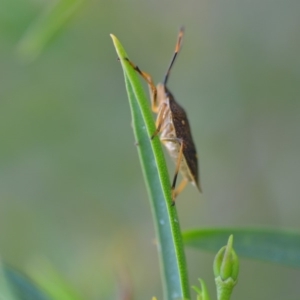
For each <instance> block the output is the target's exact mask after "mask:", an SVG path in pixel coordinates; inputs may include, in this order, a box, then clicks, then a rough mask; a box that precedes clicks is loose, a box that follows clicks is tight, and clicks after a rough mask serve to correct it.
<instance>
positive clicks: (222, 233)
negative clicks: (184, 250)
mask: <svg viewBox="0 0 300 300" xmlns="http://www.w3.org/2000/svg"><path fill="white" fill-rule="evenodd" d="M230 234H233V236H234V249H235V250H236V253H237V255H238V256H239V257H240V258H241V257H246V258H254V259H258V260H263V261H268V262H273V263H278V264H283V265H288V266H291V267H297V268H300V233H299V232H294V231H291V230H271V229H263V228H261V229H259V228H244V229H234V228H233V229H230V228H227V229H223V228H220V229H218V228H215V229H203V230H202V229H200V230H191V231H187V232H185V233H183V239H184V243H185V245H187V246H191V247H194V248H198V249H199V250H200V249H201V250H207V251H211V252H216V251H218V249H219V248H220V247H222V246H223V245H224V244H226V241H227V239H228V236H229V235H230Z"/></svg>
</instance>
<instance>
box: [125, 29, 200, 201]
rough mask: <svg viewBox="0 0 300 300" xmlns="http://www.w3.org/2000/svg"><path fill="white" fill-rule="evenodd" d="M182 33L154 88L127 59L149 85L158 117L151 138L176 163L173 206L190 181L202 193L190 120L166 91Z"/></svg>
mask: <svg viewBox="0 0 300 300" xmlns="http://www.w3.org/2000/svg"><path fill="white" fill-rule="evenodd" d="M183 33H184V30H183V28H181V29H180V31H179V34H178V39H177V43H176V47H175V52H174V55H173V58H172V60H171V63H170V66H169V68H168V70H167V72H166V75H165V78H164V81H163V83H159V84H158V85H157V86H155V85H154V83H153V80H152V78H151V76H150V75H149V74H147V73H146V72H143V71H141V70H140V69H139V67H138V66H136V65H135V64H133V63H132V62H131V61H130V60H129V59H126V60H127V61H128V62H129V63H130V64H131V66H132V67H133V68H134V69H135V70H136V71H137V72H138V73H139V74H140V75H141V76H142V77H143V78H144V79H145V80H146V81H147V83H148V85H149V89H150V97H151V108H152V111H153V112H154V113H156V114H157V117H156V130H155V132H154V133H153V135H152V136H151V139H153V138H154V137H155V136H156V135H158V134H160V140H161V142H162V143H163V144H164V145H165V147H166V148H167V150H168V152H169V153H170V155H171V157H172V158H173V160H174V161H175V164H176V169H175V174H174V178H173V182H172V186H171V189H172V201H173V205H174V204H175V198H176V196H177V195H178V194H180V193H181V192H182V190H183V189H184V188H185V186H186V184H187V183H188V182H191V183H192V184H193V185H194V186H195V187H196V188H197V189H198V190H199V191H200V192H201V185H200V180H199V173H198V157H197V152H196V147H195V144H194V141H193V138H192V134H191V129H190V125H189V121H188V118H187V115H186V112H185V110H184V109H183V108H182V107H181V106H180V105H179V104H178V103H177V102H176V101H175V99H174V97H173V95H172V93H171V92H170V91H169V89H168V88H167V81H168V78H169V74H170V70H171V68H172V66H173V63H174V61H175V59H176V57H177V54H178V52H179V50H180V47H181V42H182V37H183ZM179 171H180V173H181V174H182V176H183V180H182V182H181V183H180V184H179V186H178V187H177V188H176V189H175V186H176V181H177V176H178V172H179Z"/></svg>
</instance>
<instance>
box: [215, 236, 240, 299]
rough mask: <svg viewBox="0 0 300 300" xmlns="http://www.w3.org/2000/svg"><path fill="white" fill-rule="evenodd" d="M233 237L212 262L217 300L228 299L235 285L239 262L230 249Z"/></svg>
mask: <svg viewBox="0 0 300 300" xmlns="http://www.w3.org/2000/svg"><path fill="white" fill-rule="evenodd" d="M232 243H233V236H232V235H231V236H230V237H229V239H228V243H227V246H224V247H222V248H221V249H220V250H219V252H218V253H217V255H216V257H215V260H214V274H215V281H216V285H217V293H218V299H224V300H225V299H230V295H231V293H232V290H233V287H234V286H235V285H236V283H237V277H238V273H239V260H238V257H237V255H236V253H235V251H234V250H233V248H232Z"/></svg>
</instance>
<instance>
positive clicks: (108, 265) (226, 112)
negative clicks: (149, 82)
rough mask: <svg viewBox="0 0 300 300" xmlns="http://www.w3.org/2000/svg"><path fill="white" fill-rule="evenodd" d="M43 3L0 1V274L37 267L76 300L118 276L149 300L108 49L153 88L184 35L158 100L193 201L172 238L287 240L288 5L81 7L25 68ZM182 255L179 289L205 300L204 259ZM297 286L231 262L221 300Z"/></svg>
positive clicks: (295, 275)
mask: <svg viewBox="0 0 300 300" xmlns="http://www.w3.org/2000/svg"><path fill="white" fill-rule="evenodd" d="M50 2H51V1H50V0H49V1H45V0H27V1H24V0H13V1H12V0H0V6H1V9H0V107H1V108H0V128H1V129H0V141H1V143H0V164H1V165H0V253H1V257H2V259H3V260H5V261H7V262H9V263H10V264H12V265H13V266H15V267H17V268H18V269H21V270H23V271H25V272H26V270H28V269H30V266H32V265H33V264H37V261H47V262H48V263H50V264H51V265H52V266H53V268H55V269H56V270H57V271H58V272H60V273H61V274H62V276H63V277H64V278H65V280H66V281H67V282H69V283H70V285H72V286H74V287H75V289H76V290H77V291H78V292H79V293H80V294H81V295H83V297H84V299H116V297H117V279H118V277H119V276H120V274H123V275H121V276H125V277H126V278H127V279H128V282H129V283H130V285H131V286H132V288H133V291H134V295H135V299H150V298H151V297H152V296H154V295H155V296H157V297H158V298H159V299H162V290H161V284H160V278H159V266H158V260H157V254H156V247H155V235H154V229H153V225H152V219H151V213H150V206H149V202H148V199H147V195H146V190H145V185H144V182H143V178H142V172H141V170H140V166H139V161H138V156H137V151H136V148H135V145H134V138H133V133H132V129H131V126H130V123H131V117H130V112H129V107H128V100H127V98H126V92H125V87H124V80H123V74H122V70H121V67H120V64H119V62H118V61H117V57H116V53H115V50H114V48H113V46H112V42H111V40H110V37H109V34H110V33H114V34H115V35H116V36H117V37H118V38H119V39H120V41H121V42H122V43H123V45H124V47H125V48H126V50H127V52H128V54H129V56H130V58H131V59H132V60H133V61H134V62H135V63H137V64H138V65H139V66H140V68H141V69H143V70H145V71H147V72H149V73H151V74H152V75H153V78H154V80H155V82H159V81H160V80H162V78H163V75H164V72H165V70H166V68H167V66H168V64H169V61H170V59H171V56H172V53H173V50H174V46H175V41H176V37H177V32H178V29H179V27H180V26H181V25H184V26H185V28H186V34H185V37H184V45H183V48H182V51H181V53H180V55H179V57H178V60H177V62H176V64H175V66H174V69H173V71H172V74H171V77H170V80H169V88H170V89H171V90H172V92H173V93H174V95H175V97H176V98H177V100H178V102H180V103H181V104H182V105H183V106H184V107H185V109H186V110H187V112H188V115H189V118H190V123H191V125H192V132H193V136H194V139H195V143H196V145H197V149H198V152H199V156H200V172H201V181H202V186H203V190H204V193H203V194H202V195H199V194H198V193H197V191H196V189H194V188H193V187H192V186H189V187H188V188H187V189H186V190H185V191H184V192H183V193H182V194H181V195H180V196H179V198H178V201H177V209H178V211H179V216H180V219H181V226H182V229H183V230H185V229H191V228H198V227H213V226H220V227H225V226H229V227H234V226H236V227H244V226H266V227H271V228H283V227H288V228H294V229H299V226H300V218H299V212H300V205H299V178H300V159H299V153H300V139H299V131H300V98H299V95H300V58H299V57H300V56H299V53H300V34H299V28H300V18H299V15H300V2H299V1H293V0H287V1H281V0H272V1H268V0H263V1H261V0H254V1H222V0H213V1H205V0H204V1H156V0H154V1H134V0H123V1H116V0H112V1H85V2H84V3H83V5H81V6H80V7H79V8H78V9H77V11H76V13H75V14H74V15H73V17H72V18H71V19H70V20H69V22H68V23H66V24H65V26H62V27H61V29H60V30H59V32H58V34H56V35H55V36H53V37H52V38H51V39H50V40H49V42H48V43H47V47H45V48H44V49H43V51H42V52H41V54H40V55H39V56H37V57H36V58H35V59H34V60H32V61H31V62H28V61H27V62H24V59H22V55H20V52H19V51H18V47H19V45H20V44H19V43H20V41H21V40H22V39H23V38H24V36H25V35H26V32H28V30H29V29H28V28H30V26H31V24H32V23H34V22H35V20H36V19H37V18H39V16H40V15H41V14H43V11H45V7H46V6H48V5H49V3H50ZM23 58H24V57H23ZM145 88H147V87H146V86H145ZM173 170H174V167H173V165H172V164H171V163H170V174H173ZM186 254H187V261H188V267H189V276H190V282H191V284H197V278H198V277H202V278H203V279H204V280H205V281H206V282H207V283H208V286H209V289H210V291H211V293H212V294H213V293H214V284H213V274H212V261H213V254H208V253H200V252H198V251H195V250H190V249H187V251H186ZM124 274H125V275H124ZM299 279H300V272H299V271H298V270H295V269H290V268H287V267H282V266H277V265H271V264H267V263H261V262H255V261H250V260H245V259H242V260H241V271H240V277H239V284H238V286H237V287H236V289H235V291H234V296H233V297H232V299H257V300H262V299H272V300H276V299H283V298H284V299H299V289H298V286H297V285H299Z"/></svg>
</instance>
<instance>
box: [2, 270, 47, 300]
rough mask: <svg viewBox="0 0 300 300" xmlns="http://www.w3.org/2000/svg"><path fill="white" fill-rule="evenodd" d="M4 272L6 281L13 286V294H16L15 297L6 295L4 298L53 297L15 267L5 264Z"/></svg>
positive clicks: (42, 298) (41, 299)
mask: <svg viewBox="0 0 300 300" xmlns="http://www.w3.org/2000/svg"><path fill="white" fill-rule="evenodd" d="M3 272H4V274H5V278H6V281H7V283H8V284H9V286H10V288H11V291H12V294H13V295H14V297H10V298H8V297H7V298H6V297H5V298H3V299H7V300H50V299H51V298H50V297H48V296H47V295H46V293H45V292H44V291H42V290H41V289H40V288H39V287H38V286H37V285H36V284H35V283H33V282H32V281H31V280H30V279H29V278H28V277H27V276H25V275H23V274H21V273H19V272H18V271H16V270H14V269H13V268H11V267H8V266H4V267H3ZM1 292H2V291H1ZM1 292H0V295H1ZM0 299H1V298H0Z"/></svg>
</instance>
